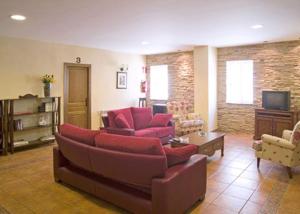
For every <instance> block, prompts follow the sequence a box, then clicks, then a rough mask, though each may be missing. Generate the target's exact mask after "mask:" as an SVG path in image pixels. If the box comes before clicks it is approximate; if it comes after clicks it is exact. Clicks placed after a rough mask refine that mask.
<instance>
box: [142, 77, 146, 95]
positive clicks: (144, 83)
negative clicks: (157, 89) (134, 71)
mask: <svg viewBox="0 0 300 214" xmlns="http://www.w3.org/2000/svg"><path fill="white" fill-rule="evenodd" d="M146 91H147V82H146V80H142V81H141V92H142V93H146Z"/></svg>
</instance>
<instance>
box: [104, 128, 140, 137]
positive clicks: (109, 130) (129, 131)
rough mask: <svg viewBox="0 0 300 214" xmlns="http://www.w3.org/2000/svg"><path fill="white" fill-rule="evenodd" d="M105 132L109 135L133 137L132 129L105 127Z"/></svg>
mask: <svg viewBox="0 0 300 214" xmlns="http://www.w3.org/2000/svg"><path fill="white" fill-rule="evenodd" d="M106 131H107V133H109V134H117V135H126V136H133V135H134V129H120V128H112V127H107V128H106Z"/></svg>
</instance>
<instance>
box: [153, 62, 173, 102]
mask: <svg viewBox="0 0 300 214" xmlns="http://www.w3.org/2000/svg"><path fill="white" fill-rule="evenodd" d="M168 96H169V94H168V66H167V65H155V66H150V99H151V100H167V99H168Z"/></svg>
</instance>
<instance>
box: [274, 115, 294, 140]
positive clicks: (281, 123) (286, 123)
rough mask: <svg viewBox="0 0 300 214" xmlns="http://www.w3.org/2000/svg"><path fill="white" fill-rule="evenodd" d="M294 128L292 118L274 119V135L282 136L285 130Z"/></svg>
mask: <svg viewBox="0 0 300 214" xmlns="http://www.w3.org/2000/svg"><path fill="white" fill-rule="evenodd" d="M285 129H287V130H293V123H292V121H291V120H290V119H282V118H274V119H273V135H274V136H277V137H282V132H283V130H285Z"/></svg>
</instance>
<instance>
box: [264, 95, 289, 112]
mask: <svg viewBox="0 0 300 214" xmlns="http://www.w3.org/2000/svg"><path fill="white" fill-rule="evenodd" d="M262 107H263V108H264V109H274V110H284V111H288V110H290V92H289V91H263V92H262Z"/></svg>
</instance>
